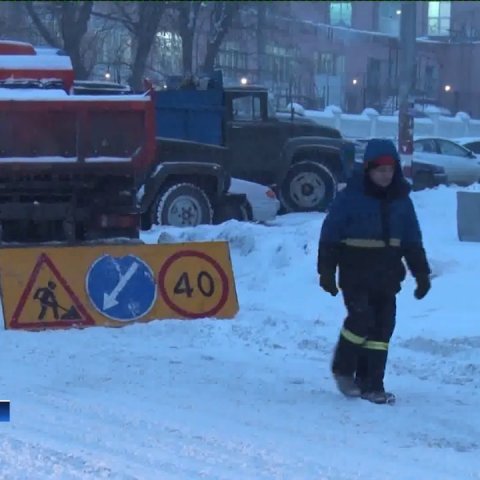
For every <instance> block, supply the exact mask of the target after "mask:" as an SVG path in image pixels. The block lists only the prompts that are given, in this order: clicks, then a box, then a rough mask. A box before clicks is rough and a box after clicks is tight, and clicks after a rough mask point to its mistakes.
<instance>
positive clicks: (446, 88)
mask: <svg viewBox="0 0 480 480" xmlns="http://www.w3.org/2000/svg"><path fill="white" fill-rule="evenodd" d="M444 88H445V91H446V92H449V91H450V90H451V89H452V87H451V86H450V85H445V87H444Z"/></svg>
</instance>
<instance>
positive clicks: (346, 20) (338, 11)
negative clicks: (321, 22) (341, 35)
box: [330, 2, 352, 27]
mask: <svg viewBox="0 0 480 480" xmlns="http://www.w3.org/2000/svg"><path fill="white" fill-rule="evenodd" d="M330 25H337V26H342V27H351V26H352V2H330Z"/></svg>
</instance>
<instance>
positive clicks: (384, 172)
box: [368, 165, 395, 188]
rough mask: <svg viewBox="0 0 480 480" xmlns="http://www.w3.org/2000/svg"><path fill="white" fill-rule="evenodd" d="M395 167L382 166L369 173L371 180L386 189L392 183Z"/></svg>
mask: <svg viewBox="0 0 480 480" xmlns="http://www.w3.org/2000/svg"><path fill="white" fill-rule="evenodd" d="M394 173H395V167H394V166H393V165H380V166H379V167H377V168H372V169H371V170H369V171H368V174H369V176H370V180H371V181H372V182H373V183H374V184H375V185H378V186H379V187H382V188H386V187H388V186H389V185H390V184H391V183H392V179H393V174H394Z"/></svg>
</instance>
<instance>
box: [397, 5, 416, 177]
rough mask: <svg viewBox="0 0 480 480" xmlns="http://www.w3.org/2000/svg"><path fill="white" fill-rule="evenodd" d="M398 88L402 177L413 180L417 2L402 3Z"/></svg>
mask: <svg viewBox="0 0 480 480" xmlns="http://www.w3.org/2000/svg"><path fill="white" fill-rule="evenodd" d="M401 5H402V13H401V17H400V39H399V43H400V55H399V79H400V82H399V86H398V101H399V115H398V151H399V153H400V159H401V162H402V168H403V172H404V174H405V176H406V177H407V178H408V179H409V180H411V179H412V157H413V106H414V105H413V104H414V99H413V92H414V88H415V79H416V37H417V31H416V30H417V29H416V20H417V2H402V3H401Z"/></svg>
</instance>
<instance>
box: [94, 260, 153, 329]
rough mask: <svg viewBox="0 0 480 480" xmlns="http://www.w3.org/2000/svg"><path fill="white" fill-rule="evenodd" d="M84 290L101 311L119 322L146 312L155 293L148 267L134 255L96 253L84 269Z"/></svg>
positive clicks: (151, 303)
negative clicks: (92, 260) (85, 272)
mask: <svg viewBox="0 0 480 480" xmlns="http://www.w3.org/2000/svg"><path fill="white" fill-rule="evenodd" d="M86 291H87V295H88V297H89V298H90V301H91V302H92V304H93V306H94V307H95V308H96V309H97V310H98V311H99V312H100V313H101V314H102V315H104V316H105V317H108V318H110V319H112V320H117V321H120V322H128V321H131V320H137V319H139V318H141V317H143V316H144V315H146V314H147V313H148V312H149V311H150V309H151V308H152V307H153V305H154V304H155V300H156V297H157V286H156V283H155V276H154V274H153V272H152V270H151V268H150V267H149V266H148V265H147V264H146V263H145V262H144V261H143V260H142V259H141V258H139V257H137V256H135V255H125V256H124V257H113V256H112V255H103V256H101V257H99V258H98V259H97V260H95V262H94V263H93V264H92V266H91V267H90V269H89V270H88V272H87V278H86Z"/></svg>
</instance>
